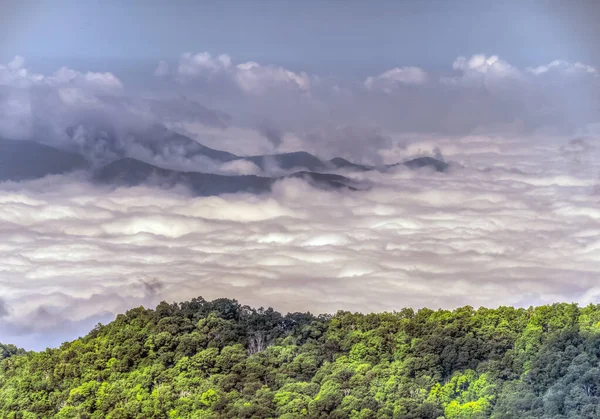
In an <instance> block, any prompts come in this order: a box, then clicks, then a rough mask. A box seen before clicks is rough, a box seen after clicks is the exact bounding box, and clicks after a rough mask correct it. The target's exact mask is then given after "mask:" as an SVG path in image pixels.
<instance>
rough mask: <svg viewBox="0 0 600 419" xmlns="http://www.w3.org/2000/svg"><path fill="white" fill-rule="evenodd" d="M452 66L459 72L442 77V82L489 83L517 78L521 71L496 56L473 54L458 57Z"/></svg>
mask: <svg viewBox="0 0 600 419" xmlns="http://www.w3.org/2000/svg"><path fill="white" fill-rule="evenodd" d="M452 68H453V69H454V70H457V71H459V72H461V75H460V76H457V77H443V78H442V79H441V81H442V82H445V83H450V84H463V85H467V86H468V85H473V84H475V85H478V84H481V83H483V84H491V83H494V82H497V81H504V80H507V79H508V80H510V79H518V78H519V77H521V71H519V69H517V68H516V67H514V66H512V65H511V64H509V63H508V62H506V61H504V60H501V59H500V58H499V57H498V56H496V55H492V56H489V57H488V56H486V55H483V54H476V55H473V56H472V57H471V58H468V59H467V58H466V57H462V56H461V57H458V58H457V59H456V60H455V61H454V63H453V64H452Z"/></svg>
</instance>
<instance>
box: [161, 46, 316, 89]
mask: <svg viewBox="0 0 600 419" xmlns="http://www.w3.org/2000/svg"><path fill="white" fill-rule="evenodd" d="M168 71H169V65H168V63H167V62H165V61H161V62H160V63H159V65H158V67H157V69H156V70H155V74H156V75H158V76H164V75H166V74H168ZM176 76H177V77H178V78H179V80H180V81H183V82H188V81H191V80H194V79H198V78H206V79H211V78H214V77H216V76H221V77H225V78H228V79H229V80H230V81H231V82H232V83H234V84H235V85H236V86H237V87H238V88H239V89H241V90H242V91H243V92H245V93H251V94H259V93H264V92H265V91H266V90H268V89H273V88H275V89H276V88H286V87H292V88H295V89H298V90H300V91H308V90H310V87H311V78H310V77H309V75H308V74H306V73H304V72H301V73H297V72H294V71H291V70H288V69H285V68H283V67H279V66H273V65H261V64H259V63H257V62H255V61H247V62H243V63H239V64H236V65H233V62H232V59H231V57H230V56H228V55H225V54H221V55H219V56H216V57H214V56H212V55H211V54H210V53H208V52H201V53H197V54H192V53H185V54H182V55H181V57H180V59H179V63H178V65H177V74H176Z"/></svg>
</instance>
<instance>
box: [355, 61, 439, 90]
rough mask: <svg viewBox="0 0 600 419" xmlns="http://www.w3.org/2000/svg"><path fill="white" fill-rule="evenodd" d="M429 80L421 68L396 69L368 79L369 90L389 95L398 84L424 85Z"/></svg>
mask: <svg viewBox="0 0 600 419" xmlns="http://www.w3.org/2000/svg"><path fill="white" fill-rule="evenodd" d="M428 80H429V76H428V75H427V73H426V72H425V71H424V70H423V69H421V68H419V67H395V68H393V69H391V70H388V71H385V72H383V73H381V74H380V75H378V76H374V77H373V76H371V77H367V79H366V80H365V83H364V84H365V87H366V88H367V89H374V88H379V89H381V90H383V91H385V92H387V93H389V92H391V89H393V88H394V87H395V86H397V85H398V84H417V85H419V84H424V83H427V81H428Z"/></svg>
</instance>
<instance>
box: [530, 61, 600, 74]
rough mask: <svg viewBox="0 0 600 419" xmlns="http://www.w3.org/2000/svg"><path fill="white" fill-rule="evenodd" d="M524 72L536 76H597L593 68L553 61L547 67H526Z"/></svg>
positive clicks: (578, 63) (580, 64) (577, 63)
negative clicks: (551, 73) (554, 73)
mask: <svg viewBox="0 0 600 419" xmlns="http://www.w3.org/2000/svg"><path fill="white" fill-rule="evenodd" d="M525 70H526V71H528V72H530V73H532V74H534V75H536V76H539V75H542V74H546V73H550V72H559V73H562V74H566V75H592V76H597V75H598V70H597V69H596V68H595V67H592V66H590V65H587V64H583V63H580V62H576V63H570V62H568V61H565V60H555V61H552V62H551V63H549V64H547V65H540V66H537V67H527V68H526V69H525Z"/></svg>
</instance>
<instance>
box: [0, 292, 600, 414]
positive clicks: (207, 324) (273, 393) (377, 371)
mask: <svg viewBox="0 0 600 419" xmlns="http://www.w3.org/2000/svg"><path fill="white" fill-rule="evenodd" d="M599 322H600V306H594V305H590V306H587V307H584V308H579V307H577V306H576V305H573V304H556V305H552V306H543V307H536V308H529V309H516V308H511V307H500V308H498V309H486V308H480V309H478V310H475V309H473V308H471V307H463V308H459V309H456V310H454V311H447V310H438V311H433V310H428V309H422V310H419V311H417V312H415V311H413V310H411V309H403V310H401V311H399V312H394V313H381V314H358V313H349V312H338V313H337V314H335V315H334V316H329V315H323V316H318V317H317V316H313V315H311V314H310V313H290V314H287V315H285V316H284V315H281V314H280V313H278V312H276V311H274V310H272V309H270V308H269V309H263V308H260V309H252V308H250V307H247V306H242V305H240V304H239V303H238V302H236V301H235V300H228V299H218V300H214V301H210V302H209V301H205V300H204V299H202V298H195V299H193V300H191V301H188V302H185V303H180V304H175V303H174V304H167V303H165V302H163V303H161V304H159V305H158V306H157V307H156V309H154V310H149V309H145V308H142V307H139V308H135V309H133V310H130V311H128V312H127V313H126V314H123V315H119V316H118V317H117V318H116V320H115V321H114V322H112V323H110V324H108V325H98V326H97V327H96V328H94V329H93V330H92V331H91V332H90V333H89V334H88V335H87V336H86V337H84V338H81V339H78V340H75V341H73V342H69V343H64V344H63V345H62V346H61V347H60V348H56V349H47V350H46V351H44V352H29V353H25V352H23V351H21V350H18V349H17V348H15V347H14V346H11V345H0V358H3V360H2V361H1V363H0V417H2V418H9V419H25V418H27V419H29V418H89V419H100V418H108V419H124V418H144V419H145V418H173V419H184V418H215V419H216V418H275V417H280V418H287V419H292V418H300V417H307V418H351V419H359V418H360V419H371V418H414V419H417V418H419V419H428V418H429V419H438V418H446V419H467V418H469V419H476V418H477V419H479V418H515V419H516V418H555V419H558V418H598V417H600V323H599Z"/></svg>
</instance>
